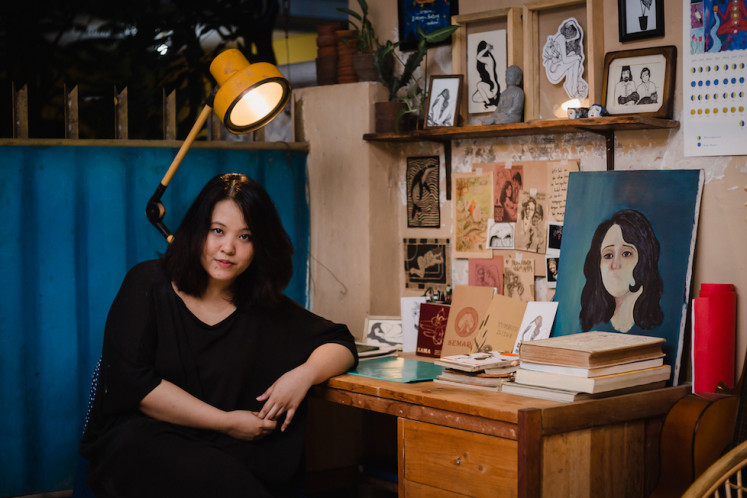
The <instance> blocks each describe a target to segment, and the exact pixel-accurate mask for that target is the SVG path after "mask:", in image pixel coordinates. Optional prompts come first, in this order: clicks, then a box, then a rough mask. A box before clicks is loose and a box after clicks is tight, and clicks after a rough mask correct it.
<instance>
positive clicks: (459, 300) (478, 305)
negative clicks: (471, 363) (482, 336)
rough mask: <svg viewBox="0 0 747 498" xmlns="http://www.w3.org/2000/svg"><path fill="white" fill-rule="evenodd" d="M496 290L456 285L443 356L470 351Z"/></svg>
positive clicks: (452, 297)
mask: <svg viewBox="0 0 747 498" xmlns="http://www.w3.org/2000/svg"><path fill="white" fill-rule="evenodd" d="M494 292H495V290H494V289H493V288H492V287H478V286H473V285H457V286H456V287H454V292H453V293H452V295H451V310H449V320H448V322H447V323H446V335H445V336H444V344H443V349H441V356H449V355H454V354H466V353H469V352H470V345H471V343H472V341H473V340H474V339H475V336H476V335H477V327H478V326H479V325H480V322H481V321H482V320H483V317H484V316H485V313H486V312H487V310H488V305H489V304H490V300H491V299H492V297H493V293H494Z"/></svg>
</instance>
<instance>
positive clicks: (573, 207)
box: [552, 170, 703, 383]
mask: <svg viewBox="0 0 747 498" xmlns="http://www.w3.org/2000/svg"><path fill="white" fill-rule="evenodd" d="M702 188H703V172H702V171H701V170H670V171H604V172H602V171H595V172H577V173H571V174H570V178H569V184H568V202H567V205H566V212H565V222H564V224H563V257H562V258H561V259H560V262H559V269H558V279H557V288H556V293H555V300H556V301H558V314H557V317H556V320H555V325H554V327H553V332H552V335H553V336H557V335H568V334H574V333H578V332H586V331H589V330H601V331H613V332H621V333H630V334H639V335H647V336H652V337H661V338H664V339H665V340H666V343H665V345H664V347H663V349H664V353H665V354H666V361H667V364H669V365H671V366H672V375H673V377H672V378H673V382H674V383H676V382H677V379H678V376H679V366H680V357H681V353H682V351H681V350H682V342H683V331H684V326H685V318H686V315H687V302H688V296H689V286H690V280H691V275H692V261H693V250H694V247H695V238H696V233H697V225H698V213H699V210H700V198H701V192H702Z"/></svg>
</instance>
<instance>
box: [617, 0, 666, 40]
mask: <svg viewBox="0 0 747 498" xmlns="http://www.w3.org/2000/svg"><path fill="white" fill-rule="evenodd" d="M617 12H618V17H617V18H618V23H619V28H620V41H621V42H627V41H631V40H643V39H645V38H653V37H654V36H664V0H617Z"/></svg>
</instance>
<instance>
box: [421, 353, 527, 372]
mask: <svg viewBox="0 0 747 498" xmlns="http://www.w3.org/2000/svg"><path fill="white" fill-rule="evenodd" d="M435 363H436V365H441V366H442V367H447V368H453V369H455V370H462V371H464V372H479V371H481V370H485V369H486V368H499V367H507V366H518V364H519V355H516V354H511V353H501V352H499V351H490V352H487V353H469V354H455V355H450V356H441V358H440V359H439V360H436V361H435Z"/></svg>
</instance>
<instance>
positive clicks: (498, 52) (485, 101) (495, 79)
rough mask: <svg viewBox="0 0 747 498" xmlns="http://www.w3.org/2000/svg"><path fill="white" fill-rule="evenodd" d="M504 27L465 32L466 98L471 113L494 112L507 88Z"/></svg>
mask: <svg viewBox="0 0 747 498" xmlns="http://www.w3.org/2000/svg"><path fill="white" fill-rule="evenodd" d="M506 67H507V66H506V30H505V29H497V30H494V31H485V32H482V33H474V34H470V35H467V102H468V110H469V113H470V114H476V113H487V112H493V111H495V109H496V106H497V105H498V99H499V97H500V93H501V91H502V90H505V89H506Z"/></svg>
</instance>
